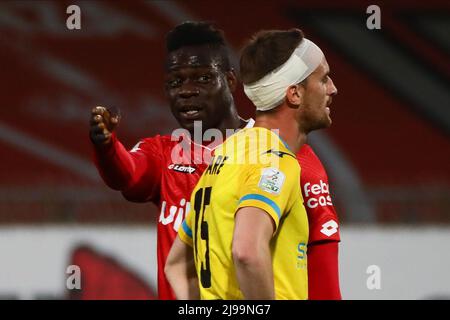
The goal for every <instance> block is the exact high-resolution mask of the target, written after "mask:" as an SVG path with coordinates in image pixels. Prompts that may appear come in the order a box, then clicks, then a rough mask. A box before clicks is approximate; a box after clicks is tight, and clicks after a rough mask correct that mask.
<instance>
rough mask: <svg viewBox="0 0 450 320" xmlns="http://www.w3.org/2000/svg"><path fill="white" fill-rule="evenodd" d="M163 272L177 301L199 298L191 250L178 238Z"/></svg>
mask: <svg viewBox="0 0 450 320" xmlns="http://www.w3.org/2000/svg"><path fill="white" fill-rule="evenodd" d="M164 272H165V274H166V277H167V280H168V281H169V283H170V286H171V287H172V289H173V291H174V293H175V296H176V297H177V299H178V300H194V299H199V298H200V293H199V287H198V278H197V273H196V271H195V264H194V252H193V249H192V248H191V247H190V246H188V245H187V244H185V243H184V242H183V241H182V240H181V239H180V237H179V236H178V237H177V238H176V239H175V242H174V243H173V245H172V248H171V249H170V252H169V256H168V257H167V261H166V265H165V267H164Z"/></svg>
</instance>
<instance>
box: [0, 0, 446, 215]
mask: <svg viewBox="0 0 450 320" xmlns="http://www.w3.org/2000/svg"><path fill="white" fill-rule="evenodd" d="M69 4H70V3H69V2H64V1H63V2H51V8H50V9H51V10H54V12H56V17H57V18H58V21H53V22H51V21H50V22H49V21H47V20H45V19H48V18H44V16H43V15H42V14H40V13H39V12H40V11H39V10H38V9H36V8H37V6H38V5H37V4H36V5H33V6H31V7H30V8H27V7H26V6H24V5H20V4H17V3H16V2H9V3H2V4H0V10H2V12H3V13H4V14H6V15H9V16H10V17H11V18H14V19H16V20H17V21H19V22H20V23H22V25H32V27H30V28H29V31H27V32H25V31H23V28H22V29H21V28H20V27H18V26H19V25H20V23H19V22H17V23H16V24H15V25H8V24H5V23H2V24H0V34H1V36H0V61H2V67H1V70H2V71H1V76H0V85H1V88H2V94H1V95H0V150H1V151H0V157H1V159H2V160H1V161H0V168H1V170H0V190H5V192H3V194H4V195H3V196H1V198H0V212H1V214H0V223H16V222H53V221H58V222H60V221H68V222H71V221H78V222H100V223H101V222H108V221H109V222H124V221H126V222H130V221H135V222H139V221H149V220H153V218H154V215H155V214H156V212H155V209H154V208H153V206H151V205H136V204H130V203H127V202H126V201H125V200H123V199H122V198H121V197H120V194H119V193H115V192H113V191H110V190H107V187H106V186H105V185H104V184H103V183H102V182H101V181H100V180H99V178H98V176H95V175H92V174H91V172H92V171H89V170H88V171H85V173H84V174H83V173H80V171H82V170H83V168H87V167H89V166H91V167H92V161H91V155H90V152H91V150H90V142H89V138H88V118H89V113H90V109H91V108H92V107H93V106H95V105H108V104H114V105H116V106H117V107H119V108H120V109H121V110H122V115H123V123H121V126H120V128H119V131H118V132H119V135H120V137H121V138H122V139H123V140H124V142H125V144H126V145H127V146H129V147H132V145H133V144H134V143H135V142H137V140H138V139H139V138H140V137H144V136H148V135H152V134H156V133H160V132H166V133H168V132H170V131H171V129H172V128H174V127H175V122H174V120H173V119H172V118H171V115H170V110H169V108H168V106H167V104H166V101H165V97H164V90H163V80H164V74H163V62H164V55H165V51H164V50H165V48H164V37H165V34H166V32H167V31H168V30H170V28H172V26H173V25H174V24H175V23H176V21H175V20H176V19H177V17H178V19H181V18H183V17H188V18H189V19H193V20H194V19H200V20H212V21H216V22H217V25H218V26H220V27H221V28H222V29H224V30H225V32H226V35H227V37H228V39H229V42H230V43H231V45H232V46H233V48H235V49H236V53H238V48H239V47H240V46H241V45H242V44H243V42H244V41H245V40H246V39H247V38H248V37H249V35H251V34H252V33H254V32H255V31H258V30H260V29H271V28H277V29H285V28H290V27H297V23H298V21H293V20H292V19H291V18H289V17H288V15H287V14H286V12H287V10H289V9H290V8H297V9H298V8H300V9H301V10H305V11H307V10H311V12H314V10H320V9H326V10H335V12H336V14H341V13H345V12H346V11H349V12H352V13H354V12H361V16H362V21H364V20H363V18H364V17H365V16H366V14H365V8H366V5H363V4H360V1H339V2H338V4H335V5H330V4H329V2H328V1H301V4H300V3H299V1H288V0H286V1H281V0H279V1H267V2H264V1H243V2H242V3H239V5H237V4H236V5H231V4H230V3H226V2H220V1H219V2H215V3H214V9H213V8H212V7H211V6H212V5H211V2H210V1H190V2H182V1H175V2H173V4H174V8H176V9H177V11H173V10H172V11H171V14H168V13H167V12H164V11H163V10H161V9H158V8H157V7H156V6H152V5H151V4H148V3H147V4H145V3H141V2H132V3H129V2H128V3H122V2H100V4H98V5H99V6H101V9H102V8H103V9H108V10H109V14H110V15H109V16H108V15H105V16H104V19H105V20H103V21H102V20H96V19H95V18H98V17H100V15H99V16H94V13H95V12H96V11H95V10H93V9H92V8H88V7H86V8H85V9H83V8H82V10H85V12H86V14H85V15H84V16H83V17H84V18H83V19H84V20H83V27H82V30H81V31H68V30H67V29H65V25H64V21H65V18H66V15H65V6H67V5H69ZM40 5H41V6H45V5H50V4H48V3H47V4H46V3H41V4H40ZM50 9H49V8H47V10H50ZM97 9H98V8H97ZM410 9H429V10H431V9H433V10H439V9H441V10H444V11H445V10H447V11H446V12H449V15H450V9H449V6H448V5H447V4H446V3H445V1H427V2H426V3H422V2H417V3H415V2H411V1H398V2H396V4H395V5H390V6H386V7H382V17H383V19H384V20H383V32H386V33H389V35H390V36H391V37H393V38H395V39H397V40H398V41H399V42H400V41H402V40H403V39H404V40H405V41H404V42H403V43H402V45H404V46H407V47H410V48H411V52H412V53H414V54H415V55H416V56H418V57H419V58H422V59H423V61H428V63H429V64H430V65H431V67H432V68H434V70H436V72H440V73H442V75H443V76H446V77H448V76H449V74H450V72H449V67H448V64H446V63H443V61H442V60H440V59H439V58H442V57H446V58H447V59H448V55H446V53H445V52H443V51H441V50H440V49H439V48H437V47H436V46H434V45H433V44H432V43H431V42H428V41H427V40H426V39H423V38H421V37H420V36H419V35H416V34H414V33H413V32H411V31H409V29H408V27H407V26H405V22H404V21H402V20H401V19H397V16H399V15H400V14H401V13H402V12H406V11H408V10H410ZM102 12H103V11H102ZM113 14H114V15H117V16H120V17H119V18H116V20H115V21H116V28H114V27H111V26H110V28H109V29H108V27H107V25H108V23H112V22H111V21H113ZM186 15H188V16H186ZM108 17H109V18H110V19H111V21H109V20H107V19H108ZM364 19H365V18H364ZM117 21H121V22H122V23H119V22H117ZM58 23H59V24H58ZM58 26H59V27H58ZM102 26H103V27H102ZM300 27H302V29H303V30H304V31H305V33H306V35H307V36H308V37H310V38H312V39H314V40H315V42H317V43H318V44H319V45H320V46H321V47H322V49H323V50H324V52H325V54H326V56H327V60H328V62H329V64H330V66H331V69H332V77H333V80H334V82H335V84H336V86H337V87H338V90H339V94H338V96H337V97H336V98H335V99H334V102H333V105H332V106H331V109H332V116H333V126H332V128H330V129H329V130H327V134H328V135H329V136H330V138H331V140H332V141H333V142H334V143H335V144H336V145H337V147H338V148H339V149H340V150H341V151H342V153H343V154H345V156H346V158H347V159H348V161H349V163H350V164H351V166H352V167H353V168H354V170H355V172H356V173H357V174H358V176H359V178H360V180H361V181H362V183H363V186H364V189H365V190H366V192H367V194H368V195H369V199H371V200H372V201H373V205H374V206H375V209H376V213H377V220H378V221H380V222H395V223H398V222H406V223H419V222H420V223H421V222H431V223H433V222H439V223H440V222H447V223H448V222H450V214H449V212H450V203H449V200H448V199H449V190H450V170H449V163H450V141H449V137H448V135H447V134H446V133H445V130H443V129H442V128H439V127H437V126H436V125H435V124H434V123H432V122H430V120H428V118H426V117H424V116H423V115H422V114H421V113H419V112H418V111H416V110H415V109H414V108H412V107H411V105H410V104H409V103H408V102H407V101H405V100H403V99H402V98H400V97H398V96H397V95H396V94H395V93H394V92H393V91H392V90H390V89H388V88H386V86H385V84H384V83H383V82H381V81H380V80H379V79H376V78H374V77H371V76H370V75H369V74H367V73H366V72H365V71H364V70H362V69H360V67H359V66H358V65H355V64H352V61H351V60H349V59H348V57H346V56H345V55H343V54H342V53H341V52H340V50H339V48H336V47H335V46H334V45H333V44H332V43H330V42H327V41H326V39H324V38H323V37H320V35H319V34H320V33H319V32H318V31H317V30H315V29H314V28H312V27H311V26H308V25H305V26H303V25H302V26H300ZM105 30H109V31H105ZM77 32H78V33H77ZM375 58H376V54H374V59H375ZM418 63H420V61H418ZM407 80H408V79H405V81H407ZM411 90H419V89H418V88H411ZM430 99H432V97H430ZM236 103H237V105H238V106H239V109H240V110H241V112H242V114H243V115H245V116H252V114H253V112H252V107H251V105H250V104H249V102H248V100H247V99H246V98H245V97H244V95H243V93H242V90H239V92H238V93H237V94H236ZM2 128H3V129H2ZM5 128H6V130H5ZM42 144H43V145H42ZM46 148H47V149H46ZM46 150H47V151H48V150H53V151H55V152H56V154H52V153H49V152H46ZM45 154H47V155H48V156H45ZM61 154H62V155H65V156H67V157H69V158H71V159H76V160H77V161H75V162H74V164H72V163H71V162H67V161H66V162H64V161H63V162H64V163H63V164H61V163H58V161H61V157H60V156H61ZM91 169H92V168H91ZM77 170H78V171H77ZM69 188H71V189H70V190H69V191H67V193H66V194H65V195H64V196H62V195H61V193H59V192H58V191H61V190H65V189H69ZM76 188H79V190H80V193H79V194H78V195H77V192H76ZM44 189H45V190H49V192H48V196H47V198H39V197H38V196H35V197H34V198H33V194H38V192H37V190H44ZM72 190H75V191H72ZM83 190H84V191H85V190H92V192H91V193H92V194H94V195H95V196H93V197H89V196H87V195H88V194H90V193H89V192H83ZM427 190H436V192H431V193H430V192H427ZM6 191H9V193H8V192H6ZM70 192H73V196H71V193H70ZM411 205H412V207H411ZM51 208H53V209H51ZM97 213H98V214H97ZM127 214H128V217H130V215H131V217H133V218H132V219H129V218H125V217H126V216H127ZM343 216H344V217H345V214H343ZM344 220H345V219H344ZM348 222H351V221H348Z"/></svg>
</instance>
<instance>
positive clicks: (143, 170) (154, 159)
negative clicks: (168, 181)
mask: <svg viewBox="0 0 450 320" xmlns="http://www.w3.org/2000/svg"><path fill="white" fill-rule="evenodd" d="M162 151H163V150H162V144H161V141H160V137H159V136H156V137H154V138H147V139H143V140H141V141H140V142H139V143H138V144H137V145H136V146H135V147H134V148H133V149H131V150H130V151H127V150H126V149H125V147H124V146H123V144H122V143H121V142H120V141H119V140H118V139H117V137H116V135H115V134H114V135H113V141H112V145H111V147H109V148H108V149H99V148H95V151H94V162H95V164H96V166H97V169H98V171H99V173H100V175H101V177H102V178H103V180H104V181H105V183H106V184H107V185H108V186H109V187H111V188H112V189H114V190H120V191H122V194H123V195H124V196H125V198H127V199H128V200H130V201H136V202H145V201H151V200H154V199H156V198H157V197H158V196H159V189H160V182H161V172H162V170H161V169H162V166H163V161H162Z"/></svg>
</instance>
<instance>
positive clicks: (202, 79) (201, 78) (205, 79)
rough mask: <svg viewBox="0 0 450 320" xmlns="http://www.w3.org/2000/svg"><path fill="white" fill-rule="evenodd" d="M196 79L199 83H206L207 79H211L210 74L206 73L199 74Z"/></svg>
mask: <svg viewBox="0 0 450 320" xmlns="http://www.w3.org/2000/svg"><path fill="white" fill-rule="evenodd" d="M197 81H198V82H200V83H208V82H209V81H211V76H210V75H207V74H204V75H201V76H200V77H198V78H197Z"/></svg>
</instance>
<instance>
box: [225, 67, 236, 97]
mask: <svg viewBox="0 0 450 320" xmlns="http://www.w3.org/2000/svg"><path fill="white" fill-rule="evenodd" d="M225 75H226V77H227V83H228V87H229V88H230V91H231V92H234V91H235V90H236V86H237V82H238V80H237V76H236V72H235V71H234V69H233V68H231V69H230V70H228V71H226V72H225Z"/></svg>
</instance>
